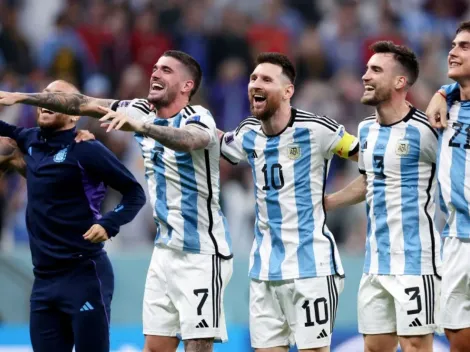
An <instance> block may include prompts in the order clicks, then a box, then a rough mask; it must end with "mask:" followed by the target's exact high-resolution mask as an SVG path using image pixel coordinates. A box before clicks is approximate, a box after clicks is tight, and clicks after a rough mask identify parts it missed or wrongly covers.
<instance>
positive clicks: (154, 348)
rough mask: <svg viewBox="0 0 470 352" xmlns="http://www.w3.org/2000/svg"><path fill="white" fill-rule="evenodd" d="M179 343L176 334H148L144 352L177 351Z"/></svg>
mask: <svg viewBox="0 0 470 352" xmlns="http://www.w3.org/2000/svg"><path fill="white" fill-rule="evenodd" d="M179 343H180V340H179V339H178V338H177V337H175V336H155V335H146V336H145V345H144V351H143V352H175V351H176V349H177V348H178V345H179Z"/></svg>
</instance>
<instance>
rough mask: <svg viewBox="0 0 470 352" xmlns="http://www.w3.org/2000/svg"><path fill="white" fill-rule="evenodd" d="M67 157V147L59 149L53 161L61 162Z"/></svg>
mask: <svg viewBox="0 0 470 352" xmlns="http://www.w3.org/2000/svg"><path fill="white" fill-rule="evenodd" d="M66 157H67V148H64V149H62V150H61V151H59V152H58V153H57V154H56V155H54V161H55V162H56V163H61V162H63V161H64V160H65V158H66Z"/></svg>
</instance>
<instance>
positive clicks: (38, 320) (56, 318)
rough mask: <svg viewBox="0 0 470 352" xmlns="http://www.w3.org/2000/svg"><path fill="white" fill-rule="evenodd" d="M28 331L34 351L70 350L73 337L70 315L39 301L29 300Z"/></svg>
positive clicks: (66, 351)
mask: <svg viewBox="0 0 470 352" xmlns="http://www.w3.org/2000/svg"><path fill="white" fill-rule="evenodd" d="M29 333H30V337H31V344H32V346H33V350H34V351H35V352H50V351H64V352H68V351H69V352H71V351H72V348H73V343H74V338H73V331H72V324H71V320H70V317H69V316H68V315H66V314H64V313H63V312H61V311H59V310H58V309H55V308H52V307H50V306H48V305H46V304H42V303H40V302H35V301H32V302H31V312H30V324H29Z"/></svg>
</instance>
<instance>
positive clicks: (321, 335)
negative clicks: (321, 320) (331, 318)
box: [317, 329, 328, 339]
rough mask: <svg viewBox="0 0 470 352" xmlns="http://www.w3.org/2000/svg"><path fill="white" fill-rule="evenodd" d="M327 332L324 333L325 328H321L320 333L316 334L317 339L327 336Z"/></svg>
mask: <svg viewBox="0 0 470 352" xmlns="http://www.w3.org/2000/svg"><path fill="white" fill-rule="evenodd" d="M327 336H328V334H327V333H326V331H325V329H323V330H322V331H321V333H320V335H318V336H317V339H322V338H324V337H327Z"/></svg>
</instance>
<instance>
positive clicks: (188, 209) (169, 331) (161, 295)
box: [0, 51, 232, 352]
mask: <svg viewBox="0 0 470 352" xmlns="http://www.w3.org/2000/svg"><path fill="white" fill-rule="evenodd" d="M201 77H202V74H201V69H200V67H199V64H198V63H197V62H196V61H195V60H194V59H193V58H192V57H191V56H189V55H187V54H185V53H183V52H179V51H167V52H165V53H164V54H163V55H162V56H161V57H160V59H159V60H158V62H157V63H156V64H155V66H154V67H153V72H152V74H151V76H150V91H149V95H148V100H144V99H134V100H132V101H116V100H103V99H95V98H91V97H87V96H83V95H80V94H58V93H54V94H51V93H47V94H21V93H13V94H12V93H9V94H8V93H4V92H1V93H0V104H2V102H3V103H8V104H10V103H26V104H32V105H39V106H42V107H46V108H48V109H51V110H57V111H64V112H70V113H72V114H77V115H78V114H80V115H89V116H94V117H103V116H104V115H107V116H104V120H108V119H112V120H114V121H111V123H110V124H109V127H108V130H111V129H114V128H122V129H123V130H127V131H134V132H136V135H135V137H136V140H137V142H138V143H139V145H140V147H141V149H142V155H143V157H144V163H145V173H146V178H147V183H148V187H149V193H150V198H151V199H150V201H151V203H152V207H153V209H154V217H155V221H156V223H157V228H158V229H157V237H156V239H155V249H154V253H153V255H152V259H151V263H150V267H149V270H148V275H147V281H146V286H145V294H144V307H143V324H144V334H145V335H146V338H145V348H144V350H145V351H146V352H155V351H157V352H167V351H175V350H176V348H177V346H178V343H179V339H178V337H179V336H180V337H181V338H182V339H183V340H184V344H185V349H186V351H189V352H193V351H211V350H212V348H213V341H214V340H217V341H219V340H221V341H226V340H227V332H226V326H225V318H224V311H223V294H224V290H225V287H226V285H227V284H228V282H229V280H230V277H231V274H232V252H231V245H230V238H229V234H228V230H227V228H228V227H227V224H226V220H225V217H224V216H223V214H222V212H221V210H220V205H219V157H220V151H219V150H220V149H219V148H220V147H219V140H218V136H217V129H216V127H215V122H214V119H213V117H212V115H211V114H210V112H209V111H208V110H207V109H205V108H204V107H202V106H191V105H188V104H189V101H190V99H191V97H192V96H193V95H194V94H195V93H196V92H197V90H198V88H199V85H200V82H201ZM2 96H3V99H2ZM99 106H101V107H102V108H98V107H99ZM103 107H106V108H103ZM177 336H178V337H177Z"/></svg>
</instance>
